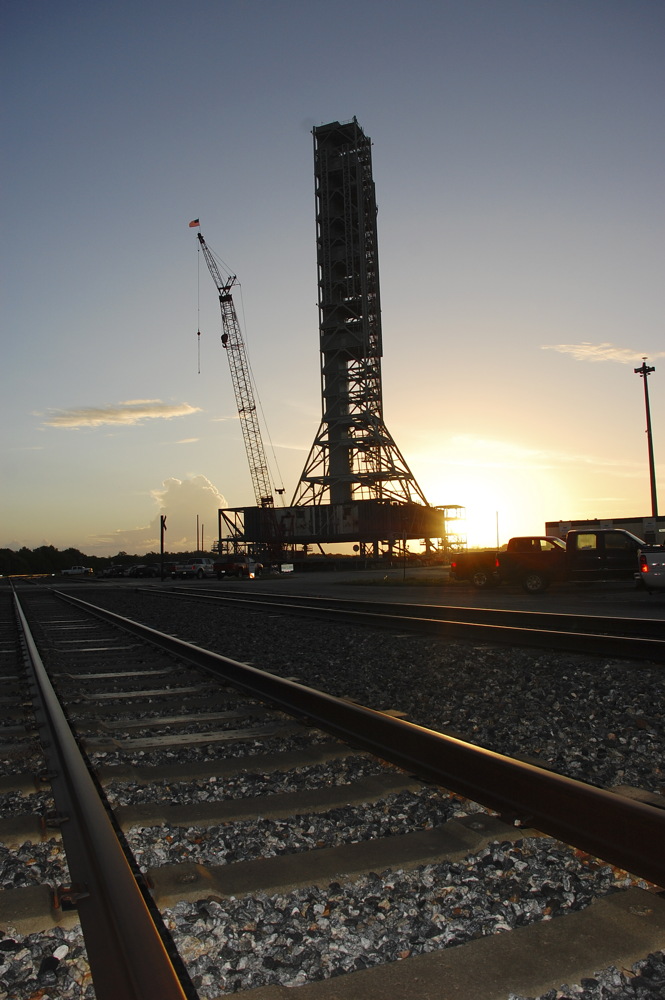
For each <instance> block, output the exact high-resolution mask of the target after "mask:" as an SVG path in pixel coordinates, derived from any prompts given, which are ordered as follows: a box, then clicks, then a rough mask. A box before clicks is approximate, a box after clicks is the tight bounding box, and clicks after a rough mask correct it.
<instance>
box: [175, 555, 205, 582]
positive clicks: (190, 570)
mask: <svg viewBox="0 0 665 1000" xmlns="http://www.w3.org/2000/svg"><path fill="white" fill-rule="evenodd" d="M214 575H215V568H214V564H213V561H212V559H207V558H206V557H202V558H199V557H197V558H195V559H187V560H186V561H185V562H181V563H176V564H175V566H172V567H171V577H172V578H173V579H175V578H176V577H178V576H179V577H181V578H182V579H183V580H184V579H186V578H187V577H190V576H195V577H196V578H197V579H198V580H202V579H203V578H204V577H205V576H214Z"/></svg>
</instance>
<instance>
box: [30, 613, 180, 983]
mask: <svg viewBox="0 0 665 1000" xmlns="http://www.w3.org/2000/svg"><path fill="white" fill-rule="evenodd" d="M14 601H15V612H16V615H17V617H18V621H19V624H20V628H21V630H22V641H23V644H24V654H25V659H26V665H27V666H28V668H29V670H30V671H31V673H32V679H31V688H32V691H33V700H34V705H35V709H36V714H37V718H38V724H39V730H40V734H41V735H42V746H43V748H44V754H45V756H46V758H47V761H48V778H49V781H50V783H51V786H52V789H53V797H54V799H55V803H56V809H57V822H58V825H59V828H60V831H61V834H62V841H63V846H64V849H65V854H66V856H67V864H68V867H69V874H70V878H71V884H70V885H69V886H67V887H65V891H64V893H63V895H64V898H65V899H67V900H69V901H70V902H73V903H74V904H75V906H76V909H77V910H78V914H79V917H80V921H81V930H82V932H83V937H84V940H85V945H86V951H87V954H88V962H89V965H90V970H91V974H92V978H93V983H94V987H95V995H96V997H97V1000H154V998H155V997H159V998H160V1000H186V996H187V994H186V993H185V992H184V991H183V987H182V985H181V983H180V980H179V979H178V976H177V975H176V971H175V969H174V966H173V964H172V962H171V959H170V958H169V956H168V953H167V951H166V949H165V947H164V944H163V942H162V939H161V937H160V935H159V932H158V930H157V928H156V926H155V924H154V922H153V920H152V918H151V916H150V912H149V909H148V907H147V905H146V902H145V900H144V898H143V895H142V893H141V890H140V888H139V886H138V884H137V882H136V879H135V878H134V875H133V873H132V870H131V868H130V866H129V863H128V861H127V858H126V857H125V854H124V851H123V849H122V846H121V845H120V842H119V840H118V838H117V837H116V834H115V831H114V829H113V825H112V823H111V820H110V819H109V816H108V814H107V812H106V808H105V806H104V804H103V803H102V801H101V799H100V796H99V793H98V791H97V788H96V786H95V783H94V782H93V780H92V777H91V775H90V773H89V771H88V768H87V766H86V763H85V761H84V759H83V757H82V755H81V752H80V750H79V747H78V745H77V743H76V740H75V738H74V735H73V733H72V730H71V728H70V726H69V724H68V722H67V719H66V717H65V714H64V712H63V710H62V707H61V705H60V702H59V701H58V698H57V695H56V693H55V691H54V689H53V686H52V684H51V681H50V679H49V677H48V674H47V672H46V669H45V667H44V664H43V662H42V659H41V657H40V655H39V652H38V650H37V646H36V644H35V641H34V638H33V636H32V633H31V631H30V627H29V625H28V622H27V620H26V617H25V614H24V612H23V609H22V607H21V605H20V602H19V600H18V597H17V595H16V594H14Z"/></svg>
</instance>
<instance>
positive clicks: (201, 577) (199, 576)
mask: <svg viewBox="0 0 665 1000" xmlns="http://www.w3.org/2000/svg"><path fill="white" fill-rule="evenodd" d="M204 576H205V574H204V572H203V570H202V569H200V570H199V571H198V573H197V574H196V579H197V580H202V579H203V577H204Z"/></svg>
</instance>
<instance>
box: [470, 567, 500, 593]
mask: <svg viewBox="0 0 665 1000" xmlns="http://www.w3.org/2000/svg"><path fill="white" fill-rule="evenodd" d="M471 583H472V584H473V585H474V587H475V588H476V590H486V589H487V587H493V586H494V580H493V578H492V574H491V573H488V571H487V570H485V569H477V570H475V571H474V572H473V573H472V574H471Z"/></svg>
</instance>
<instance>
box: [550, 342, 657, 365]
mask: <svg viewBox="0 0 665 1000" xmlns="http://www.w3.org/2000/svg"><path fill="white" fill-rule="evenodd" d="M541 350H543V351H558V352H559V354H571V355H572V356H573V357H574V358H575V360H576V361H617V362H618V363H619V364H621V365H632V364H637V365H639V363H640V361H641V360H642V358H643V357H644V356H645V353H646V352H645V351H634V350H632V349H631V348H630V347H616V346H615V345H614V344H610V343H606V344H590V343H587V342H586V341H582V343H581V344H541ZM648 357H649V358H665V351H655V352H654V351H652V352H651V353H650V354H649V355H648Z"/></svg>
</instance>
